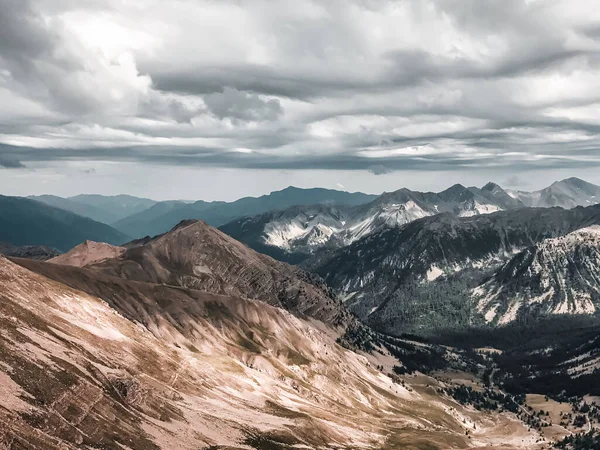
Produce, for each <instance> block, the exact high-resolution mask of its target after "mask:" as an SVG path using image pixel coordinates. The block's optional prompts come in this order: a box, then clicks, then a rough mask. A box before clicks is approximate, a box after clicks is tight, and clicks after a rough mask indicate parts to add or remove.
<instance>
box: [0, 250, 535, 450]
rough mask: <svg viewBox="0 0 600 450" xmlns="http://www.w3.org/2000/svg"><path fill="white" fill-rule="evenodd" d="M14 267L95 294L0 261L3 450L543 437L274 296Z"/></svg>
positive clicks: (413, 443)
mask: <svg viewBox="0 0 600 450" xmlns="http://www.w3.org/2000/svg"><path fill="white" fill-rule="evenodd" d="M18 262H19V263H20V264H23V265H24V266H27V267H30V268H31V269H34V270H36V271H38V272H40V273H45V274H47V275H48V276H52V277H53V278H56V279H59V278H63V279H65V281H66V282H68V283H70V284H73V285H76V284H79V285H80V286H81V287H82V288H85V289H86V290H87V291H89V292H93V291H95V292H96V293H97V296H96V295H90V294H86V293H84V292H82V291H81V290H77V289H73V288H71V287H67V286H66V285H65V284H63V283H59V282H57V281H53V280H50V279H49V278H47V277H45V276H43V275H40V274H36V273H34V272H31V271H30V270H28V269H26V268H24V267H21V266H17V265H16V264H14V263H12V262H10V261H8V260H7V259H5V258H0V330H2V331H1V332H0V395H1V397H2V400H3V401H2V402H1V403H0V447H3V448H11V449H23V448H27V449H32V450H38V449H39V450H42V449H44V450H46V449H59V448H60V449H74V448H92V446H93V448H99V447H101V448H104V449H111V450H112V449H114V450H122V449H123V448H126V449H132V450H138V449H140V450H141V449H144V450H146V449H158V448H162V449H178V450H188V449H189V450H192V449H194V450H196V449H198V448H204V447H208V446H213V445H218V446H233V447H235V448H275V449H279V448H288V446H289V445H303V446H307V447H308V448H316V447H323V446H327V447H332V446H340V447H342V448H357V447H366V448H449V447H451V448H466V447H469V446H472V445H484V444H498V443H500V442H504V443H512V444H513V445H514V446H515V448H517V447H522V448H532V446H533V442H534V439H535V437H536V436H535V435H534V434H532V433H528V432H527V431H526V429H525V428H524V427H523V426H522V425H521V424H520V423H518V422H516V421H514V420H513V419H511V418H510V417H509V416H505V415H498V414H495V415H491V414H484V413H479V412H476V411H474V410H469V409H465V408H463V407H461V406H460V405H458V404H456V403H455V402H453V401H451V400H448V399H445V398H442V397H439V395H438V394H437V393H436V391H435V390H434V389H433V388H429V387H424V386H423V387H419V388H417V389H416V390H409V389H410V388H408V389H407V388H405V387H403V386H401V385H397V384H394V383H393V382H392V380H391V379H390V378H388V377H387V376H385V375H383V374H381V373H379V372H378V371H376V370H374V369H373V368H371V367H369V365H368V363H367V361H366V359H365V358H363V357H361V356H359V355H357V354H354V353H352V352H350V351H347V350H345V349H343V348H341V347H339V346H337V345H336V344H335V343H334V341H333V338H332V336H331V333H327V332H324V331H320V330H318V329H317V328H315V327H314V326H312V325H311V324H310V323H308V322H306V321H304V320H302V319H299V318H297V317H295V316H293V315H291V314H289V313H287V312H285V311H283V310H281V309H278V308H274V307H271V306H269V305H267V304H265V303H263V302H258V301H251V300H243V299H239V298H233V297H226V296H220V295H214V294H206V293H201V292H198V291H193V290H189V289H181V288H172V287H167V286H157V285H151V284H147V283H140V282H132V281H127V280H123V279H118V278H114V277H109V276H104V275H99V274H97V273H94V272H91V271H89V270H86V269H80V268H74V267H68V266H60V265H56V264H50V263H42V262H37V261H29V260H19V261H18ZM99 297H102V299H103V300H101V299H100V298H99ZM466 430H470V432H471V433H472V436H473V438H472V439H468V438H467V436H466V435H465V431H466Z"/></svg>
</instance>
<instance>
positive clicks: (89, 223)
mask: <svg viewBox="0 0 600 450" xmlns="http://www.w3.org/2000/svg"><path fill="white" fill-rule="evenodd" d="M0 211H1V212H2V213H1V214H0V242H5V243H8V244H11V245H15V246H27V245H44V246H48V247H52V248H54V249H57V250H59V251H63V252H64V251H67V250H69V249H70V248H71V247H73V246H75V245H77V244H79V243H81V242H83V241H85V240H88V239H90V240H95V241H103V242H109V243H112V244H121V243H123V242H126V241H128V240H130V239H131V238H130V237H129V236H127V235H125V234H123V233H121V232H120V231H117V230H115V229H114V228H111V227H110V226H108V225H106V224H104V223H100V222H96V221H94V220H92V219H89V218H87V217H82V216H79V215H77V214H74V213H72V212H69V211H66V210H64V209H59V208H55V207H52V206H49V205H46V204H44V203H41V202H38V201H35V200H31V199H27V198H22V197H5V196H0Z"/></svg>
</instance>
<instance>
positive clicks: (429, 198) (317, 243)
mask: <svg viewBox="0 0 600 450" xmlns="http://www.w3.org/2000/svg"><path fill="white" fill-rule="evenodd" d="M599 192H600V187H598V186H595V185H593V184H590V183H587V182H585V181H583V180H579V179H577V178H569V179H566V180H563V181H560V182H556V183H554V184H552V185H551V186H549V187H547V188H545V189H542V190H540V191H536V192H523V191H510V190H504V189H502V188H501V187H500V186H498V185H497V184H494V183H488V184H487V185H485V186H484V187H482V188H477V187H464V186H462V185H460V184H457V185H454V186H452V187H451V188H449V189H446V190H445V191H442V192H439V193H433V192H417V191H411V190H408V189H399V190H398V191H395V192H390V193H384V194H382V195H379V196H377V195H369V194H363V193H360V192H356V193H349V192H343V191H336V190H331V189H321V188H314V189H301V188H295V187H289V188H286V189H283V190H281V191H275V192H271V193H270V194H267V195H263V196H261V197H246V198H242V199H239V200H236V201H234V202H223V201H214V202H205V201H202V200H199V201H196V202H186V201H180V200H170V201H161V202H157V201H154V200H150V199H145V198H138V197H132V196H128V195H117V196H102V195H77V196H74V197H69V198H62V197H57V196H53V195H40V196H34V197H31V198H32V199H35V200H37V201H41V202H43V203H46V204H48V205H50V206H54V207H57V208H61V209H64V210H67V211H70V212H73V213H75V214H78V215H80V216H84V217H89V218H91V219H93V220H95V221H98V222H102V223H106V224H108V225H111V226H112V227H113V228H116V229H117V230H119V231H121V232H122V233H124V234H126V235H128V236H132V237H134V238H141V237H145V236H155V235H157V234H161V233H164V232H166V231H168V230H170V229H171V228H173V227H174V226H175V225H176V224H177V223H179V222H180V221H182V220H187V219H202V220H204V221H205V222H207V223H208V224H210V225H212V226H224V225H227V228H224V229H226V230H227V232H228V233H231V235H232V236H236V237H238V238H239V237H240V236H242V235H243V236H246V233H241V227H244V228H246V229H252V235H251V236H248V237H246V238H244V242H246V243H248V244H249V245H253V246H255V248H257V249H258V250H261V251H262V250H266V251H267V252H271V253H273V255H274V256H277V257H282V258H283V259H288V260H292V261H296V260H299V259H303V258H304V257H299V256H298V254H304V255H306V254H311V253H313V252H314V250H315V249H316V248H319V247H322V246H327V247H331V246H340V245H347V244H348V243H350V242H353V241H354V240H356V239H359V238H360V237H362V236H365V235H367V234H369V233H371V232H373V231H376V230H379V229H382V228H385V227H388V226H399V225H403V224H405V223H407V222H410V221H411V220H414V219H417V218H420V217H426V216H430V215H435V214H438V213H441V212H451V213H452V214H455V215H457V216H460V217H465V216H470V215H477V214H487V213H491V212H495V211H503V210H508V209H514V208H518V207H524V206H530V207H550V206H559V207H563V208H572V207H575V206H589V205H592V204H596V203H599V202H600V194H599ZM300 206H302V207H305V208H304V209H302V208H298V207H300ZM326 206H327V207H330V208H331V210H328V209H327V208H324V207H326ZM361 206H362V208H361ZM289 208H292V209H291V210H290V211H285V210H287V209H289ZM270 213H273V214H272V215H271V216H270V215H269V214H270ZM261 214H264V216H262V217H254V216H257V215H261ZM294 214H295V215H294ZM250 217H252V221H251V222H248V220H247V218H250ZM242 218H243V220H239V222H238V223H237V224H235V223H233V224H230V222H235V221H238V219H242ZM260 227H262V228H263V231H261V230H260ZM294 253H296V254H294Z"/></svg>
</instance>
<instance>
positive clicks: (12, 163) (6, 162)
mask: <svg viewBox="0 0 600 450" xmlns="http://www.w3.org/2000/svg"><path fill="white" fill-rule="evenodd" d="M0 167H4V168H5V169H22V168H24V167H25V166H24V165H23V164H22V163H21V161H19V160H17V159H13V158H10V157H5V156H2V155H0Z"/></svg>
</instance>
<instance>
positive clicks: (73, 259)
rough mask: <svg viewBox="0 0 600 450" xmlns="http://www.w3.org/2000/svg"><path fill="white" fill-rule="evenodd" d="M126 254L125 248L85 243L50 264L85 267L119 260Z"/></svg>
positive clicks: (92, 242)
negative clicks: (105, 261) (115, 259)
mask: <svg viewBox="0 0 600 450" xmlns="http://www.w3.org/2000/svg"><path fill="white" fill-rule="evenodd" d="M123 252H125V248H124V247H117V246H115V245H110V244H107V243H105V242H94V241H85V242H84V243H83V244H80V245H78V246H77V247H74V248H72V249H71V250H69V251H68V252H67V253H64V254H62V255H59V256H56V257H55V258H52V259H51V260H50V262H52V263H54V264H62V265H66V266H75V267H85V266H88V265H90V264H96V263H99V262H101V261H104V260H106V259H113V258H118V257H119V256H121V255H122V254H123Z"/></svg>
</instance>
